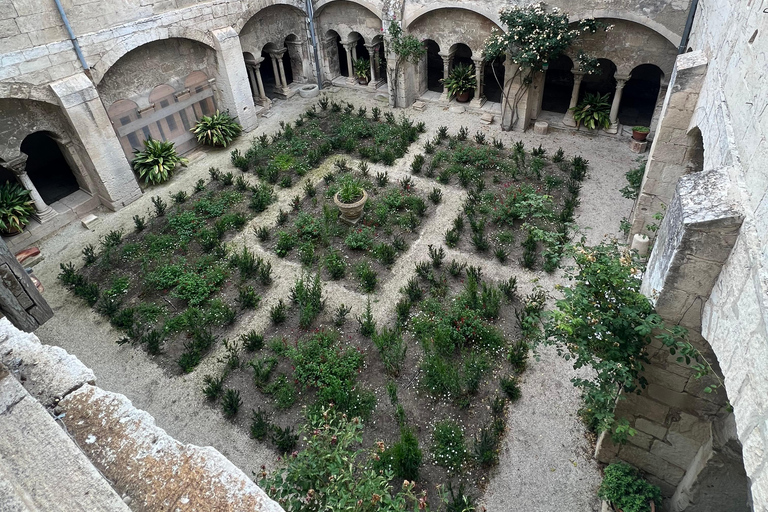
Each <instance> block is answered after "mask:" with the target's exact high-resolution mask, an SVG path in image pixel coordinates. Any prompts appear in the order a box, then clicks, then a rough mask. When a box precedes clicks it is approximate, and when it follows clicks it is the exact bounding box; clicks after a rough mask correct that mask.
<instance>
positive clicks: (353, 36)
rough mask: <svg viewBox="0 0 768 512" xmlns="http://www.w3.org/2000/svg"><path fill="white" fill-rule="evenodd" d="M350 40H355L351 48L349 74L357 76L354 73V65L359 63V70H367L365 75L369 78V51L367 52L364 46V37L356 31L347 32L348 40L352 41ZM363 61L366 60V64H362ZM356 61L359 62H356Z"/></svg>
mask: <svg viewBox="0 0 768 512" xmlns="http://www.w3.org/2000/svg"><path fill="white" fill-rule="evenodd" d="M352 41H355V46H354V48H353V49H352V75H351V76H354V77H355V78H359V77H358V76H357V75H356V72H357V69H355V68H356V66H358V65H359V66H360V69H361V70H363V69H364V70H365V71H367V74H366V76H367V77H368V79H370V78H371V77H370V74H371V56H370V53H369V52H368V48H366V47H365V38H364V37H363V36H361V35H360V34H359V33H357V32H352V33H350V34H349V42H352ZM363 61H366V62H367V65H366V66H363ZM358 62H359V63H360V64H357V63H358ZM365 68H367V69H365Z"/></svg>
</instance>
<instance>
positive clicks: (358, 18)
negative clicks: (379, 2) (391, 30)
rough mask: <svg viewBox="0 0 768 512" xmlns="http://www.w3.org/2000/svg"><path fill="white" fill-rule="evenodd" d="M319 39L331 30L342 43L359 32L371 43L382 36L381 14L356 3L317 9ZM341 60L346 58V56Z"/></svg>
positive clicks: (329, 5)
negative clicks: (352, 34) (353, 33)
mask: <svg viewBox="0 0 768 512" xmlns="http://www.w3.org/2000/svg"><path fill="white" fill-rule="evenodd" d="M315 12H316V17H317V29H316V30H317V37H319V38H322V37H324V36H325V34H326V32H328V31H329V30H334V31H336V33H337V34H339V35H340V36H341V41H342V42H345V41H348V40H349V35H350V34H351V33H352V32H357V33H358V34H360V35H361V36H363V38H364V39H365V42H366V43H371V42H372V41H373V38H374V37H376V36H380V35H381V27H382V25H381V18H380V15H381V13H380V12H376V11H372V10H370V9H369V8H368V7H364V6H363V5H360V4H358V3H355V2H348V1H346V0H339V1H336V2H330V3H327V4H325V5H324V6H323V7H321V8H319V9H317V8H316V11H315ZM341 58H346V57H345V56H344V55H342V56H341Z"/></svg>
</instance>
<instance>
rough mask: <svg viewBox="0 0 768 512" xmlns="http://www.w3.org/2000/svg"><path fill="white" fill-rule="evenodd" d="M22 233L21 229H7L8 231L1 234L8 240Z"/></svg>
mask: <svg viewBox="0 0 768 512" xmlns="http://www.w3.org/2000/svg"><path fill="white" fill-rule="evenodd" d="M22 231H24V229H23V228H22V229H18V228H14V229H9V230H8V231H3V232H2V233H1V234H2V235H3V236H4V237H6V238H10V237H12V236H16V235H20V234H21V233H22Z"/></svg>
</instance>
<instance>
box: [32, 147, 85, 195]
mask: <svg viewBox="0 0 768 512" xmlns="http://www.w3.org/2000/svg"><path fill="white" fill-rule="evenodd" d="M21 152H22V153H25V154H26V155H27V157H28V158H27V166H26V170H27V174H28V175H29V178H30V179H31V180H32V183H34V184H35V187H36V188H37V191H38V192H40V196H42V198H43V201H45V202H46V203H47V204H51V203H55V202H56V201H58V200H60V199H63V198H65V197H67V196H68V195H69V194H71V193H73V192H77V191H78V190H79V189H80V185H78V183H77V180H76V179H75V175H74V174H72V169H70V167H69V164H68V163H67V160H66V159H65V158H64V155H63V154H62V153H61V149H60V148H59V145H58V144H57V143H56V141H55V140H53V139H52V138H51V137H50V136H49V135H48V134H47V133H45V132H37V133H33V134H31V135H27V137H26V138H25V139H24V141H23V142H22V143H21Z"/></svg>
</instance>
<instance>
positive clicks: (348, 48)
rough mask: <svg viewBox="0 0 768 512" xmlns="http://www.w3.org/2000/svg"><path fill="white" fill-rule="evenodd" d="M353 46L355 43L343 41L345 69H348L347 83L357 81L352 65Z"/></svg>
mask: <svg viewBox="0 0 768 512" xmlns="http://www.w3.org/2000/svg"><path fill="white" fill-rule="evenodd" d="M354 47H355V43H344V50H346V52H347V69H348V70H349V76H348V77H347V83H348V84H354V83H355V82H357V79H356V78H355V68H354V67H353V66H352V50H353V49H354Z"/></svg>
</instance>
